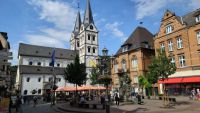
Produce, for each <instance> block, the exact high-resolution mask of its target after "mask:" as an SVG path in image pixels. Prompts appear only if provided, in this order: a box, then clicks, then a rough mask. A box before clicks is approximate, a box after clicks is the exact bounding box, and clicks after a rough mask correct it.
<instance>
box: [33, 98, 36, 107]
mask: <svg viewBox="0 0 200 113" xmlns="http://www.w3.org/2000/svg"><path fill="white" fill-rule="evenodd" d="M36 104H37V97H36V96H34V97H33V107H36Z"/></svg>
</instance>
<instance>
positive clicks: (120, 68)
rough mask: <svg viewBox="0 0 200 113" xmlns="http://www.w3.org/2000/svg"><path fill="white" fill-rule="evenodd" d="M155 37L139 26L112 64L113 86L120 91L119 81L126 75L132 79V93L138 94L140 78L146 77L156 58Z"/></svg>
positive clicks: (115, 56)
mask: <svg viewBox="0 0 200 113" xmlns="http://www.w3.org/2000/svg"><path fill="white" fill-rule="evenodd" d="M153 44H154V43H153V35H152V34H151V33H150V32H149V31H148V30H147V29H146V28H144V27H140V26H138V27H137V28H136V29H135V30H134V31H133V32H132V34H131V35H130V36H129V38H128V39H127V40H126V41H125V42H124V44H123V45H121V47H120V48H119V50H118V51H117V53H116V54H115V55H114V58H113V59H112V63H111V76H112V86H113V89H114V90H119V87H120V82H119V79H120V77H122V76H123V75H124V74H128V75H129V76H130V78H131V81H132V82H131V86H132V91H134V92H138V90H139V84H138V77H139V76H140V75H145V74H146V73H147V71H148V65H149V64H150V63H151V57H152V56H154V45H153Z"/></svg>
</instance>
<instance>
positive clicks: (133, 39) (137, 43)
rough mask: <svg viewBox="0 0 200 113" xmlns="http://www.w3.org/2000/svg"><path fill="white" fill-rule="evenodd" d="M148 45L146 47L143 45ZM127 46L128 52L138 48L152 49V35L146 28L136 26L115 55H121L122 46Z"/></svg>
mask: <svg viewBox="0 0 200 113" xmlns="http://www.w3.org/2000/svg"><path fill="white" fill-rule="evenodd" d="M146 44H148V47H146V46H145V45H146ZM126 45H127V46H128V47H129V49H128V51H131V50H134V49H138V48H149V49H152V48H153V34H151V33H150V32H149V31H148V30H147V29H146V28H144V27H140V26H138V27H137V28H136V29H135V30H134V31H133V32H132V34H131V35H130V36H129V38H128V39H127V40H126V41H125V42H124V44H123V45H122V46H121V47H120V49H119V50H118V51H117V53H116V55H117V54H120V53H122V48H123V46H126Z"/></svg>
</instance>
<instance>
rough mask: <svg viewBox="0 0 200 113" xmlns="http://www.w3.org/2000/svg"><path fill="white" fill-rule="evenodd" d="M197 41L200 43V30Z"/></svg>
mask: <svg viewBox="0 0 200 113" xmlns="http://www.w3.org/2000/svg"><path fill="white" fill-rule="evenodd" d="M197 42H198V44H200V31H198V32H197Z"/></svg>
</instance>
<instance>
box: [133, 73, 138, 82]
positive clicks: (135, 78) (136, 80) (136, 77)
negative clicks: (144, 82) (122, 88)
mask: <svg viewBox="0 0 200 113" xmlns="http://www.w3.org/2000/svg"><path fill="white" fill-rule="evenodd" d="M134 83H138V76H137V75H135V76H134Z"/></svg>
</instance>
